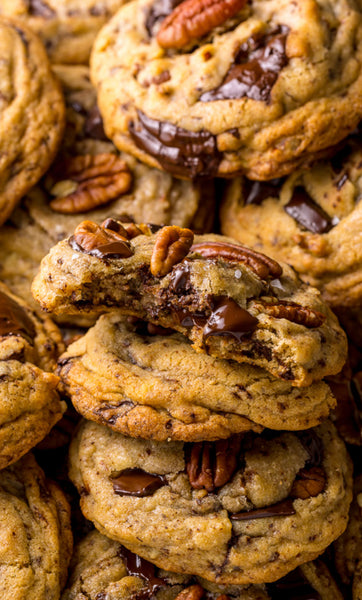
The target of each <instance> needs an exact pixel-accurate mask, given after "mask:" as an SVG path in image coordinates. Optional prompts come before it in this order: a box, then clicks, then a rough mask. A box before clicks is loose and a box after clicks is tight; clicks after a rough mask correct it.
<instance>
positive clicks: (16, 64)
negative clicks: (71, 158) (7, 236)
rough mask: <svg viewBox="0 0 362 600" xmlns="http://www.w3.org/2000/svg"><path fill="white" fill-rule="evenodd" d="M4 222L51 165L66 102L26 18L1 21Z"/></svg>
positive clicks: (0, 217) (0, 213) (0, 198)
mask: <svg viewBox="0 0 362 600" xmlns="http://www.w3.org/2000/svg"><path fill="white" fill-rule="evenodd" d="M0 64H1V69H0V72H1V76H0V224H1V223H4V221H5V220H6V219H7V218H8V217H9V215H10V214H11V213H12V211H13V209H14V207H15V206H16V205H17V203H18V202H19V200H20V198H21V197H22V196H23V195H24V194H25V193H26V192H27V191H28V190H29V189H30V188H31V187H32V186H33V185H35V184H36V182H37V181H38V180H39V179H40V177H41V176H42V175H43V174H44V173H45V171H46V170H47V168H48V167H49V165H50V164H51V162H52V160H53V158H54V156H55V154H56V151H57V149H58V146H59V144H60V141H61V137H62V133H63V126H64V101H63V97H62V93H61V90H60V88H59V85H58V82H57V81H56V79H55V77H54V76H53V75H52V73H51V70H50V65H49V63H48V59H47V56H46V53H45V50H44V47H43V45H42V43H41V42H40V41H39V39H38V37H37V36H36V35H35V34H34V33H32V31H30V30H29V29H28V28H27V27H25V26H24V25H23V23H22V22H21V21H13V20H10V19H4V18H3V19H0Z"/></svg>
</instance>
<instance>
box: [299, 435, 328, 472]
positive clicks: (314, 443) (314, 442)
mask: <svg viewBox="0 0 362 600" xmlns="http://www.w3.org/2000/svg"><path fill="white" fill-rule="evenodd" d="M296 433H297V435H298V438H299V440H300V442H301V444H302V446H303V448H304V449H305V450H306V451H307V452H308V455H309V458H308V460H307V461H306V463H305V467H320V466H321V464H322V462H323V445H322V441H321V439H320V438H319V437H318V436H317V434H316V433H315V432H314V431H312V430H307V431H298V432H296Z"/></svg>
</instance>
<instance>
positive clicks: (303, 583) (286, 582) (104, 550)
mask: <svg viewBox="0 0 362 600" xmlns="http://www.w3.org/2000/svg"><path fill="white" fill-rule="evenodd" d="M287 594H289V596H288V598H289V600H291V598H296V594H300V595H302V594H309V595H308V598H309V599H310V600H342V595H341V594H340V592H339V591H338V589H337V586H336V584H335V582H334V581H333V579H332V577H331V575H330V573H329V572H328V569H327V568H326V567H325V565H324V564H323V563H322V562H321V561H315V562H313V563H312V562H311V563H307V564H304V565H301V567H299V568H298V569H296V570H295V571H293V572H292V573H290V574H289V575H287V576H286V577H284V578H283V579H281V580H279V581H277V582H275V583H274V584H269V585H264V584H260V585H253V584H252V585H245V586H244V585H243V586H241V585H240V586H221V585H216V584H212V583H210V582H208V581H206V580H204V579H201V578H200V577H190V576H187V575H180V574H176V573H170V572H169V571H162V570H161V569H157V567H155V566H154V565H152V564H151V563H149V562H148V561H146V560H144V559H143V558H141V557H140V556H137V555H136V554H133V553H132V552H130V551H129V550H127V549H126V548H125V547H124V546H122V545H121V544H119V543H118V542H116V541H114V540H110V539H108V538H106V537H105V536H103V535H101V534H100V533H99V532H98V531H93V532H91V533H89V534H88V535H87V536H86V537H85V538H84V539H83V540H82V541H81V542H80V543H79V544H78V546H77V547H76V549H75V552H74V555H73V558H72V562H71V565H70V578H69V581H68V585H67V588H66V590H65V591H64V593H63V595H62V600H86V599H87V600H101V599H102V598H103V599H106V598H107V600H117V599H118V598H121V597H122V598H125V599H128V600H130V599H131V598H134V597H136V598H139V597H142V598H144V599H145V600H149V599H150V598H156V599H158V598H161V597H162V598H164V599H165V600H202V599H205V600H206V598H210V597H212V598H216V599H217V600H233V599H235V600H238V599H239V600H268V599H269V598H270V599H272V600H273V599H274V600H282V599H283V598H284V597H285V598H286V597H287ZM298 597H299V596H298ZM301 597H302V596H301ZM304 597H306V596H303V598H304Z"/></svg>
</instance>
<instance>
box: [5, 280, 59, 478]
mask: <svg viewBox="0 0 362 600" xmlns="http://www.w3.org/2000/svg"><path fill="white" fill-rule="evenodd" d="M61 349H62V345H61V341H60V333H59V331H58V330H57V328H56V326H55V325H54V324H53V323H52V322H51V321H50V319H45V318H44V317H43V318H40V317H38V316H37V315H36V313H34V312H33V311H32V310H31V309H30V308H29V307H27V306H26V305H25V304H24V302H23V301H22V300H20V299H19V298H16V296H14V295H13V294H11V293H10V292H9V291H8V290H7V289H6V288H5V286H4V285H2V284H1V283H0V469H4V468H5V467H6V466H7V465H9V464H11V463H13V462H15V461H16V460H18V459H19V458H20V457H21V456H22V455H23V454H25V452H28V450H30V449H31V448H33V447H34V446H35V445H36V444H37V443H38V442H40V440H42V439H43V438H44V437H45V436H46V434H47V433H48V432H49V431H50V429H51V428H52V427H53V425H54V424H55V423H56V422H57V421H59V419H60V418H61V416H62V414H63V412H64V410H65V404H64V403H63V402H61V401H60V399H59V395H58V393H57V391H56V387H57V385H58V381H59V378H58V377H57V376H56V375H54V374H53V373H49V372H48V371H49V370H52V369H53V368H54V364H55V361H56V359H57V355H58V350H61Z"/></svg>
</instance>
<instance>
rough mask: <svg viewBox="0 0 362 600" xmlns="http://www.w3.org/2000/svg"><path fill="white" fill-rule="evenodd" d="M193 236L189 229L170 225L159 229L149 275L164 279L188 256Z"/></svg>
mask: <svg viewBox="0 0 362 600" xmlns="http://www.w3.org/2000/svg"><path fill="white" fill-rule="evenodd" d="M193 241H194V234H193V233H192V231H191V230H190V229H183V228H182V227H177V226H176V225H170V226H168V227H163V228H162V229H160V231H159V232H158V234H157V236H156V242H155V245H154V248H153V252H152V256H151V273H152V275H154V276H155V277H164V275H167V273H169V272H170V271H171V269H172V267H173V266H174V265H176V264H177V263H179V262H181V261H182V260H183V259H184V258H185V256H186V255H187V254H188V252H189V250H190V248H191V246H192V242H193Z"/></svg>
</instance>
